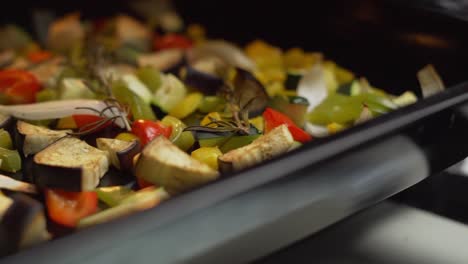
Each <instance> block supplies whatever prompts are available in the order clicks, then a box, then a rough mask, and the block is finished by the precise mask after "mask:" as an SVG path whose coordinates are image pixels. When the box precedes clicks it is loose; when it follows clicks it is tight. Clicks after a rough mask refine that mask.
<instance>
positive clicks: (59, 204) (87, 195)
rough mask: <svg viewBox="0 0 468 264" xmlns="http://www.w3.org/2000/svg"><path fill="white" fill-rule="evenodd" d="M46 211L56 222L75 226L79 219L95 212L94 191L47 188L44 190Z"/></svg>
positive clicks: (96, 201)
mask: <svg viewBox="0 0 468 264" xmlns="http://www.w3.org/2000/svg"><path fill="white" fill-rule="evenodd" d="M45 199H46V205H47V212H48V214H49V217H50V218H51V219H52V220H53V221H54V222H56V223H58V224H61V225H64V226H67V227H76V225H77V224H78V222H79V221H80V219H82V218H84V217H86V216H88V215H91V214H93V213H95V212H96V210H97V204H98V196H97V194H96V192H66V191H61V190H54V189H48V190H46V191H45Z"/></svg>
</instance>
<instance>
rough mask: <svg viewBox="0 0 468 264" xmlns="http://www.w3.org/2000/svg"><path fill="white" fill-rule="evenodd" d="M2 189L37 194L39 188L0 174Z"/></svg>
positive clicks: (0, 187) (0, 186)
mask: <svg viewBox="0 0 468 264" xmlns="http://www.w3.org/2000/svg"><path fill="white" fill-rule="evenodd" d="M0 189H6V190H10V191H17V192H25V193H33V194H34V193H37V188H36V186H35V185H32V184H30V183H27V182H22V181H17V180H15V179H13V178H10V177H8V176H5V175H1V174H0Z"/></svg>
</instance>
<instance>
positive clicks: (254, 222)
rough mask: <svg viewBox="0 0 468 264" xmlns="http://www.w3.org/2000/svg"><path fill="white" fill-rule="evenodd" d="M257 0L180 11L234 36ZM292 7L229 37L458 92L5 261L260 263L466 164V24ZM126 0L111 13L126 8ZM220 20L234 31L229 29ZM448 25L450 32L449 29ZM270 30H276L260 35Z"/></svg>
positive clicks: (373, 8)
mask: <svg viewBox="0 0 468 264" xmlns="http://www.w3.org/2000/svg"><path fill="white" fill-rule="evenodd" d="M20 2H21V1H20ZM51 2H54V1H51ZM102 2H103V3H107V4H109V1H102ZM180 2H182V1H180ZM251 2H255V3H250V9H248V10H247V11H245V16H244V17H243V22H239V21H238V20H239V18H237V20H234V19H231V20H230V18H232V17H234V16H235V14H236V11H240V10H243V9H242V8H241V7H242V4H248V3H247V1H245V3H244V1H239V2H236V3H237V4H235V5H234V6H233V7H232V10H231V11H232V12H229V14H228V15H226V16H220V14H217V15H212V16H204V14H205V13H204V12H203V10H205V9H204V8H206V7H207V6H205V5H208V3H210V4H211V5H212V7H213V6H214V7H216V2H215V1H197V2H195V1H184V3H185V4H186V5H184V6H185V9H184V7H182V8H181V9H182V10H181V11H182V14H183V15H184V16H188V17H189V18H190V19H193V20H194V21H199V22H202V23H205V24H207V25H208V28H209V30H211V27H210V26H211V25H212V26H213V33H214V35H215V36H216V35H219V36H221V35H223V33H224V34H225V35H229V34H227V32H230V31H229V30H230V29H232V28H234V26H237V27H238V28H245V27H243V26H245V25H247V24H248V23H253V21H255V19H256V18H258V15H257V16H254V14H255V13H256V12H255V11H258V8H260V4H259V3H263V4H265V3H266V2H264V1H251ZM271 2H272V1H270V2H269V3H271ZM288 2H289V5H288V8H287V9H284V7H283V6H281V5H279V4H277V3H272V4H271V6H270V8H269V15H268V16H263V17H262V18H263V19H264V20H265V21H263V22H259V23H257V24H255V26H252V27H251V30H248V31H245V32H244V31H232V32H233V34H232V35H229V37H227V38H235V40H238V41H239V42H241V43H242V42H244V41H245V40H247V39H251V38H252V36H251V35H252V34H257V36H259V37H263V38H265V39H267V40H270V41H272V42H273V43H278V44H280V45H283V46H285V47H287V46H290V45H292V44H294V43H293V42H292V41H293V40H294V36H295V37H296V39H298V42H297V45H300V46H302V47H304V48H306V49H309V50H323V51H324V52H325V54H327V55H329V56H331V58H332V59H334V60H336V61H337V62H338V63H340V64H342V65H344V66H346V67H349V68H351V69H353V70H354V69H356V72H357V73H358V74H363V75H364V74H365V76H366V77H368V78H369V79H370V80H371V83H376V84H377V85H378V86H379V87H382V88H384V89H387V90H389V91H390V92H394V93H400V92H402V91H404V90H407V89H408V88H409V87H417V84H416V82H415V72H416V71H417V70H418V69H419V68H420V67H422V66H424V65H425V64H427V63H433V64H434V65H435V66H436V68H437V69H438V70H439V72H440V73H441V75H442V76H443V77H444V81H445V82H446V84H447V85H448V86H449V88H448V89H447V90H446V91H444V92H443V93H440V94H438V95H435V96H433V97H430V98H427V99H425V100H421V101H420V102H418V103H416V104H414V105H411V106H408V107H405V108H402V109H399V110H397V111H395V112H392V113H389V114H387V115H384V116H382V117H379V118H376V119H374V120H372V121H370V122H368V123H365V124H362V125H359V126H357V127H354V128H352V129H349V130H347V131H344V132H343V133H339V134H337V135H334V136H332V137H330V138H327V139H317V140H314V141H313V142H311V143H309V144H306V145H305V146H304V147H303V148H301V149H298V150H295V151H293V152H291V153H289V154H288V155H285V156H282V157H278V158H276V159H274V160H271V161H269V162H266V163H264V164H261V165H258V166H256V167H254V168H252V169H249V170H246V171H243V172H239V173H237V174H236V175H228V176H226V177H224V178H223V179H221V180H219V181H216V182H214V183H212V184H209V185H206V186H203V187H201V188H198V189H196V190H193V191H191V192H189V193H186V194H184V195H181V196H179V197H177V198H175V199H172V200H169V201H168V202H166V203H164V204H162V205H161V206H159V207H156V208H154V209H152V210H149V211H146V212H142V213H139V214H136V215H133V216H131V217H127V218H124V219H119V220H116V221H113V222H111V223H108V224H105V225H102V226H98V227H91V228H88V229H86V230H83V231H81V232H78V233H76V234H73V235H70V236H67V237H63V238H60V239H57V240H54V241H51V242H49V243H45V244H42V245H39V246H36V247H34V248H31V249H28V250H24V251H22V252H19V253H17V254H15V255H12V256H8V257H6V258H3V259H2V261H1V262H2V263H23V262H24V263H29V262H34V263H50V262H51V261H52V262H56V263H84V262H86V263H128V262H135V263H147V262H149V261H150V262H159V263H177V262H193V263H219V262H222V263H239V262H245V261H250V260H253V259H255V258H258V257H260V256H263V255H265V254H268V253H270V252H272V251H274V250H277V249H279V248H281V247H283V246H285V245H287V244H290V243H292V242H294V241H297V240H298V239H301V238H304V237H306V236H308V235H310V234H313V233H315V232H317V231H319V230H321V229H323V228H325V227H327V226H329V225H331V224H333V223H335V222H337V221H339V220H341V219H343V218H345V217H347V216H349V215H351V214H353V213H356V212H358V211H359V210H361V209H364V208H366V207H368V206H370V205H373V204H375V203H377V202H379V201H381V200H383V199H386V198H387V197H389V196H391V195H393V194H395V193H398V192H400V191H402V190H404V189H406V188H408V187H410V186H412V185H414V184H416V183H417V182H419V181H421V180H422V179H424V178H425V177H428V176H429V175H431V174H432V173H435V172H438V171H441V170H443V169H445V168H446V167H448V166H450V165H452V164H454V163H456V162H458V161H459V160H461V159H463V158H464V157H466V156H468V146H466V144H460V142H461V141H462V140H464V139H465V135H466V134H467V132H468V121H467V116H468V114H467V113H468V111H467V106H464V104H465V103H468V84H467V83H464V82H463V81H464V80H465V79H464V78H465V77H466V76H464V74H466V73H465V70H466V69H468V67H467V65H468V59H467V58H468V52H467V51H465V50H464V49H463V47H466V44H468V40H467V39H466V37H465V36H464V34H463V33H464V31H463V30H462V29H463V28H464V27H466V26H467V24H466V22H463V21H459V20H457V19H454V18H450V17H448V16H445V15H440V14H437V13H432V12H430V11H426V10H422V9H417V8H414V7H411V8H409V7H404V6H399V5H394V4H392V3H391V2H389V1H382V3H380V2H379V3H377V4H374V2H377V1H353V4H350V3H348V2H347V1H327V3H322V4H318V7H317V10H323V12H318V11H316V12H314V13H313V14H314V16H311V17H313V18H312V19H310V17H301V16H300V15H301V14H303V13H304V6H301V5H304V4H303V3H302V4H301V3H300V2H299V1H297V2H296V1H288ZM117 3H120V2H119V1H117ZM117 3H116V4H115V5H113V6H112V7H113V8H116V7H121V6H120V4H121V5H122V6H124V5H125V2H122V3H120V4H117ZM84 4H90V1H84ZM101 5H103V4H102V3H101V2H100V3H99V4H97V7H95V8H97V11H96V9H93V12H98V11H99V8H98V7H99V6H101ZM177 5H182V4H180V3H178V2H177ZM222 5H223V4H219V3H218V6H222ZM239 6H240V7H239ZM357 7H358V9H357V10H361V8H364V7H365V8H367V9H366V10H368V12H370V13H369V14H370V15H369V14H368V15H369V17H372V16H376V17H375V18H372V19H369V17H367V20H366V19H363V17H359V15H362V14H360V13H359V12H357V13H356V14H354V13H353V12H354V11H356V8H357ZM282 8H283V9H282ZM353 8H354V9H353ZM87 9H88V10H89V9H90V6H86V5H85V6H83V7H82V9H81V10H82V11H83V12H84V13H86V10H87ZM13 10H14V9H13ZM56 10H61V9H60V7H57V9H56ZM249 10H250V11H249ZM252 10H253V11H252ZM294 10H301V11H298V12H299V13H300V14H299V15H298V16H292V15H290V16H288V18H289V22H288V23H290V24H287V23H286V24H287V25H289V26H290V28H289V29H290V30H289V31H288V28H287V27H286V29H284V27H278V26H279V22H275V21H277V20H275V17H277V16H279V14H283V13H284V12H286V13H287V12H293V11H294ZM353 10H354V11H353ZM369 10H370V11H369ZM396 10H397V11H398V13H396ZM197 11H198V12H197ZM392 11H393V12H392ZM190 12H193V13H190ZM231 13H232V14H231ZM257 13H258V12H257ZM11 14H14V11H12V12H11ZM306 18H307V20H310V23H311V25H313V24H314V22H317V21H321V24H320V25H322V26H321V27H320V28H321V29H319V30H318V31H319V33H320V34H322V35H321V36H322V37H321V38H320V39H319V40H317V39H316V38H315V37H316V35H315V34H314V36H312V37H308V36H304V35H303V34H302V35H298V32H299V31H300V29H298V28H297V27H292V25H297V24H298V23H303V22H304V21H302V20H304V19H306ZM330 18H333V19H330ZM364 18H366V16H364ZM249 19H251V20H249ZM374 19H375V20H374ZM13 21H14V20H13ZM220 21H225V23H224V24H221V25H220V24H219V23H218V22H220ZM415 21H417V22H415ZM243 23H246V24H243ZM441 24H442V25H445V26H446V27H447V28H449V29H447V30H442V28H441V26H440V25H441ZM252 25H254V24H252ZM264 25H270V26H271V27H272V28H275V29H278V30H271V31H268V32H266V31H262V26H264ZM291 28H292V29H291ZM339 29H341V30H339ZM423 29H424V36H425V37H426V38H424V37H423V38H422V39H427V38H428V37H430V36H432V37H433V38H437V39H439V40H440V41H439V42H436V43H439V44H440V45H436V46H433V45H432V44H433V43H432V42H430V43H432V44H430V43H429V44H428V43H426V42H424V41H422V42H421V40H420V39H419V40H418V38H417V37H416V38H412V37H411V36H412V35H411V34H413V33H414V34H415V32H418V33H419V34H421V31H420V30H423ZM428 29H430V30H428ZM223 30H224V32H223ZM303 30H304V29H302V31H303ZM275 36H276V37H275ZM298 36H299V37H298ZM441 43H442V44H441ZM351 51H352V52H351ZM376 56H380V57H378V58H377V57H376ZM391 87H393V89H390V88H391ZM415 91H416V89H415Z"/></svg>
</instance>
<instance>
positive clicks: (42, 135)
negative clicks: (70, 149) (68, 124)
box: [16, 121, 71, 156]
mask: <svg viewBox="0 0 468 264" xmlns="http://www.w3.org/2000/svg"><path fill="white" fill-rule="evenodd" d="M16 131H17V135H16V145H17V146H18V148H20V149H21V150H22V152H23V154H24V156H28V155H31V154H36V153H37V152H39V151H41V150H42V149H44V148H45V147H47V146H49V145H50V144H52V143H54V142H55V141H57V140H58V139H60V138H63V137H65V136H67V132H71V130H61V131H57V130H51V129H47V128H45V127H40V126H35V125H31V124H29V123H26V122H23V121H18V122H17V123H16Z"/></svg>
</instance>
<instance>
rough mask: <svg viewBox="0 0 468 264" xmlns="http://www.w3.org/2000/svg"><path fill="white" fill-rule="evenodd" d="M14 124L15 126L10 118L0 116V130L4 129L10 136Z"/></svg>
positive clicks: (12, 118)
mask: <svg viewBox="0 0 468 264" xmlns="http://www.w3.org/2000/svg"><path fill="white" fill-rule="evenodd" d="M14 124H15V118H14V117H12V116H3V114H0V128H3V129H5V130H6V131H8V133H10V135H12V134H13V132H14Z"/></svg>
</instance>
